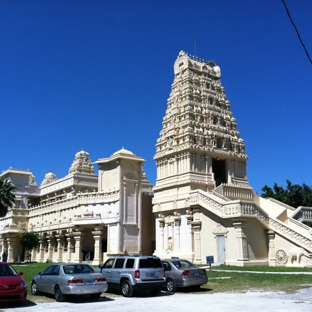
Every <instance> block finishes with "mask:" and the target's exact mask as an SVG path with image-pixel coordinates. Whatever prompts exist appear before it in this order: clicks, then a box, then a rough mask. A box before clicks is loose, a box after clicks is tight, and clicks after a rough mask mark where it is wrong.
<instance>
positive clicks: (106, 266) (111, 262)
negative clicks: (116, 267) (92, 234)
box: [103, 259, 115, 269]
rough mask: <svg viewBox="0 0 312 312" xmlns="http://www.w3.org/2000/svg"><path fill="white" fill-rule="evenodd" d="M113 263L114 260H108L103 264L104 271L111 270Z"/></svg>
mask: <svg viewBox="0 0 312 312" xmlns="http://www.w3.org/2000/svg"><path fill="white" fill-rule="evenodd" d="M114 261H115V259H108V260H107V261H106V262H105V263H104V265H103V268H105V269H111V268H112V267H113V264H114Z"/></svg>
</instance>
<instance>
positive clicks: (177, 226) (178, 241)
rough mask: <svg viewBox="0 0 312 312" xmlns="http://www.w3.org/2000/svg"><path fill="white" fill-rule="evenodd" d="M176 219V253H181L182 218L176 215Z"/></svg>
mask: <svg viewBox="0 0 312 312" xmlns="http://www.w3.org/2000/svg"><path fill="white" fill-rule="evenodd" d="M173 218H174V251H175V252H180V227H181V216H180V214H179V213H176V214H175V216H174V217H173Z"/></svg>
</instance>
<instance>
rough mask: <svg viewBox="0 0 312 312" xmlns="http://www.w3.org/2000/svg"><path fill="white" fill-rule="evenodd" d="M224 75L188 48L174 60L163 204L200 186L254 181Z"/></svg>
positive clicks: (160, 159) (161, 157) (158, 193)
mask: <svg viewBox="0 0 312 312" xmlns="http://www.w3.org/2000/svg"><path fill="white" fill-rule="evenodd" d="M220 77H221V70H220V68H219V67H218V66H217V65H216V64H215V62H213V61H204V60H202V59H199V58H196V57H193V56H190V55H188V54H187V53H185V52H183V51H181V52H180V53H179V56H178V58H177V59H176V61H175V63H174V81H173V84H172V89H171V93H170V96H169V99H168V101H167V110H166V115H165V117H164V118H163V122H162V130H161V131H160V135H159V139H158V140H157V143H156V155H155V157H154V159H155V160H156V166H157V180H156V185H155V187H154V199H153V204H154V207H155V205H158V206H159V205H161V206H162V209H160V210H163V209H165V210H170V209H173V208H174V207H173V206H172V205H175V206H177V205H178V201H179V200H183V199H184V200H185V199H187V198H188V194H189V192H190V191H192V190H195V189H201V190H203V191H206V192H209V191H211V190H213V189H215V188H216V187H218V186H219V185H225V184H227V185H232V186H234V185H236V186H237V187H243V188H244V187H247V188H248V187H249V184H248V181H247V176H246V160H247V158H248V157H247V155H246V154H245V144H244V140H242V139H241V138H240V133H239V131H238V130H237V124H236V120H235V118H233V115H232V112H231V109H230V102H229V101H228V100H227V98H226V95H225V89H224V87H223V86H222V84H221V81H220ZM169 203H171V204H170V207H169V206H168V204H169ZM172 203H173V204H172ZM181 208H182V207H181ZM160 210H159V209H157V208H156V209H154V211H155V212H156V211H160Z"/></svg>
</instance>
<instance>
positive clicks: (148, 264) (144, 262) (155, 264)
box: [139, 257, 163, 269]
mask: <svg viewBox="0 0 312 312" xmlns="http://www.w3.org/2000/svg"><path fill="white" fill-rule="evenodd" d="M139 267H140V268H141V269H144V268H162V267H163V266H162V263H161V261H160V259H159V258H152V257H149V258H146V259H140V263H139Z"/></svg>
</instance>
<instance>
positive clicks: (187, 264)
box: [180, 260, 196, 269]
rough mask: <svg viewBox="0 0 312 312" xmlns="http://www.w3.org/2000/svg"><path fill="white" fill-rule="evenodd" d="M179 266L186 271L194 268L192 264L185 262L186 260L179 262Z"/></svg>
mask: <svg viewBox="0 0 312 312" xmlns="http://www.w3.org/2000/svg"><path fill="white" fill-rule="evenodd" d="M180 266H181V268H182V269H188V268H194V267H196V266H195V265H194V264H193V263H192V262H189V261H186V260H181V261H180Z"/></svg>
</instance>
